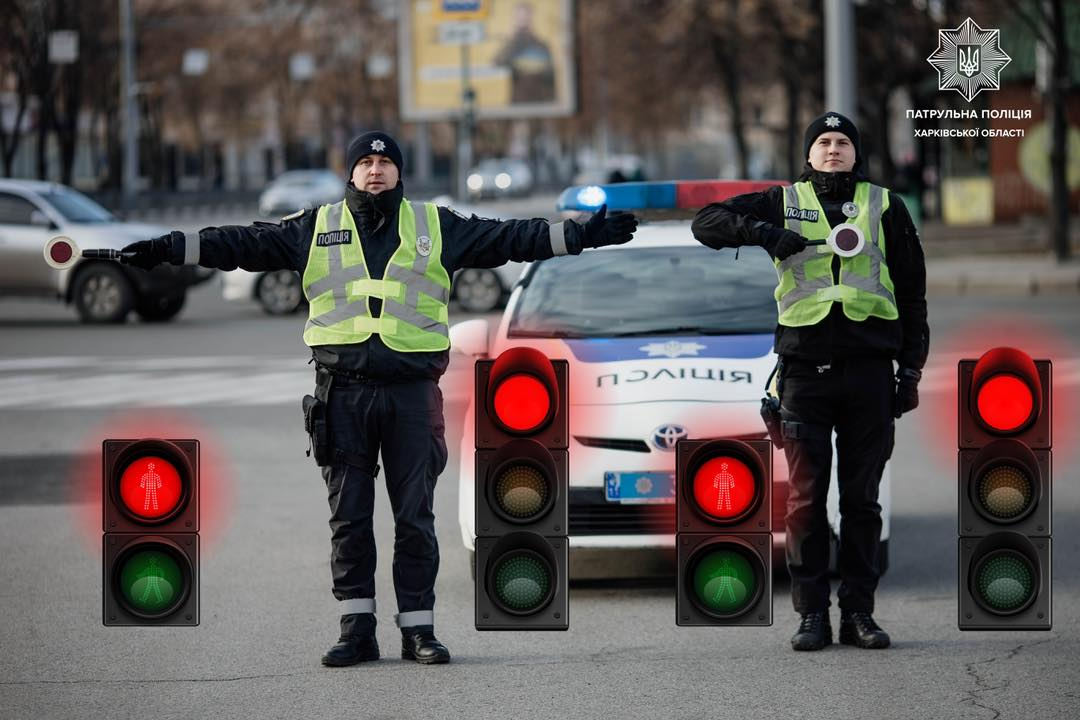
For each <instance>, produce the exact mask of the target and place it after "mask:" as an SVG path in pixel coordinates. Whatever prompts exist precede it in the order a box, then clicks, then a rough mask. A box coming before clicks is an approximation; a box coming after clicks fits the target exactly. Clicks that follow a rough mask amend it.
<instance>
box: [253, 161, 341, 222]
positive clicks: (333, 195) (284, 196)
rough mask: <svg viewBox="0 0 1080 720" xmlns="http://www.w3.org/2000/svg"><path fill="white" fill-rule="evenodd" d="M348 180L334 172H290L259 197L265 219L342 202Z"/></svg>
mask: <svg viewBox="0 0 1080 720" xmlns="http://www.w3.org/2000/svg"><path fill="white" fill-rule="evenodd" d="M343 197H345V178H343V177H341V176H340V175H338V174H337V173H335V172H334V171H332V170H326V169H321V170H291V171H289V172H287V173H285V174H283V175H280V176H278V177H277V178H275V179H274V181H273V182H271V183H270V184H269V185H267V186H266V189H265V190H263V192H262V195H260V196H259V212H260V213H262V214H263V215H264V216H269V215H276V216H281V215H288V214H289V213H292V212H295V211H297V210H302V209H304V208H315V207H319V206H320V205H329V204H330V203H336V202H341V199H342V198H343Z"/></svg>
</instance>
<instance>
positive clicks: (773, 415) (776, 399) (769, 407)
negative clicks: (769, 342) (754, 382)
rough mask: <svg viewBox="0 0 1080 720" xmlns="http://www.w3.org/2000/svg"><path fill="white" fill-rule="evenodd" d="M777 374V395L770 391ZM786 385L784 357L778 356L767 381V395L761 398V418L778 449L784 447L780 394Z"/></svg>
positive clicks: (770, 438)
mask: <svg viewBox="0 0 1080 720" xmlns="http://www.w3.org/2000/svg"><path fill="white" fill-rule="evenodd" d="M774 375H775V376H776V395H772V394H771V393H770V392H769V386H770V385H772V379H773V376H774ZM783 385H784V359H783V358H777V360H776V367H774V368H773V371H772V372H771V373H769V378H768V379H767V380H766V381H765V397H763V398H761V419H762V420H764V421H765V429H766V430H768V431H769V440H771V441H772V444H773V446H774V447H776V449H777V450H783V449H784V433H783V420H782V419H781V418H780V394H781V392H782V388H783Z"/></svg>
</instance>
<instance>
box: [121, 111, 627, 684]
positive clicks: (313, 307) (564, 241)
mask: <svg viewBox="0 0 1080 720" xmlns="http://www.w3.org/2000/svg"><path fill="white" fill-rule="evenodd" d="M403 165H404V163H403V160H402V154H401V150H400V149H399V148H398V144H397V143H396V142H395V141H394V139H393V138H392V137H390V135H387V134H386V133H383V132H367V133H364V134H362V135H360V136H359V137H357V138H356V139H354V140H353V141H352V143H351V144H350V145H349V147H348V151H347V154H346V164H345V167H346V172H347V178H348V181H347V183H346V184H345V188H344V199H343V200H342V201H341V202H338V203H335V204H333V205H324V206H322V207H320V208H317V209H315V210H305V211H303V212H297V213H294V214H293V215H290V216H288V217H286V218H285V219H284V220H283V221H282V222H281V223H280V224H270V223H255V224H254V225H250V226H228V227H219V228H207V229H204V230H202V231H200V232H199V234H198V235H197V236H195V235H192V234H187V235H185V234H184V233H181V232H173V233H170V234H169V235H165V236H163V237H159V238H155V239H153V240H143V241H140V242H137V243H133V244H131V245H129V246H127V247H126V248H124V252H126V253H130V254H131V255H130V256H129V257H127V258H126V261H127V262H130V263H131V264H133V265H136V266H139V267H144V268H149V267H153V266H154V265H156V264H158V263H160V262H171V263H173V264H176V265H179V264H184V263H188V264H199V265H202V266H204V267H210V268H219V269H221V270H233V269H235V268H237V267H240V268H244V269H245V270H252V271H263V270H280V269H287V270H295V271H297V272H298V273H300V274H301V276H302V283H303V288H304V294H305V295H306V296H307V299H308V303H309V305H308V319H307V324H306V325H305V327H304V335H303V337H304V342H305V343H306V344H307V345H308V346H310V348H311V350H312V354H313V356H314V361H315V364H316V368H317V369H316V389H315V394H314V396H308V397H306V398H305V399H304V403H303V405H304V413H305V421H306V426H307V429H308V431H309V433H310V435H311V440H312V445H313V448H314V452H315V455H316V460H317V462H318V463H319V465H320V466H321V467H322V474H323V478H324V479H325V481H326V487H327V490H328V492H329V500H330V528H331V530H332V538H331V557H330V567H331V571H332V575H333V593H334V597H335V598H336V599H337V601H338V608H339V610H340V616H341V636H340V639H339V640H338V642H337V644H336V645H334V646H333V647H332V648H330V650H329V651H327V653H326V654H325V655H324V656H323V658H322V662H323V664H324V665H332V666H342V665H353V664H356V663H359V662H362V661H366V660H377V659H378V658H379V647H378V643H377V642H376V639H375V539H374V535H373V532H372V512H373V503H374V492H375V481H376V478H377V476H378V474H379V470H380V467H379V465H378V464H377V460H378V456H379V453H380V450H381V452H382V458H383V463H384V464H385V468H383V470H384V471H385V477H386V488H387V492H388V494H389V496H390V504H391V506H392V508H393V512H394V530H395V540H394V560H393V577H394V590H395V592H396V595H397V598H396V599H397V609H398V613H397V615H395V620H396V622H397V625H398V627H400V628H401V636H402V651H401V655H402V657H403V658H405V659H407V660H414V661H416V662H419V663H423V664H431V663H445V662H448V661H449V660H450V653H449V651H448V650H447V649H446V647H445V646H444V645H443V644H442V643H440V642H439V641H438V640H437V639H436V637H435V634H434V624H435V616H434V606H435V593H434V588H435V576H436V573H437V572H438V568H439V550H438V545H437V543H436V538H435V527H434V520H435V518H434V515H433V513H432V507H433V500H434V491H435V482H436V479H437V478H438V476H439V473H441V472H442V471H443V469H444V467H445V466H446V460H447V451H446V442H445V440H444V421H443V401H442V393H441V392H440V390H439V387H438V379H439V377H440V376H441V375H442V374H443V373H444V372H445V371H446V367H447V364H448V362H449V354H448V349H449V347H450V341H449V337H448V314H447V306H448V303H449V300H450V280H451V278H452V277H453V275H454V272H455V271H456V270H458V269H460V268H490V267H496V266H498V265H501V264H503V263H505V262H507V261H510V260H514V261H519V262H520V261H530V260H542V259H545V258H550V257H552V256H554V255H565V254H572V255H576V254H578V253H580V252H581V251H582V249H584V248H587V247H599V246H601V245H611V244H618V243H625V242H627V241H629V240H630V239H631V237H632V235H633V232H634V230H635V228H636V227H637V220H636V219H635V218H634V217H633V215H629V214H612V215H610V216H608V215H607V214H606V208H601V210H600V211H599V212H597V213H596V214H595V215H593V216H592V218H591V219H589V220H588V221H587V222H584V223H583V224H579V223H576V222H574V221H572V220H566V221H564V222H560V223H555V224H550V225H549V223H548V222H547V221H546V220H540V219H537V220H508V221H506V222H499V221H496V220H487V219H481V218H478V217H476V216H473V217H471V218H465V217H463V216H462V215H459V214H458V213H456V212H454V211H452V210H450V209H448V208H445V207H438V206H436V205H434V204H432V203H418V202H410V201H409V200H407V199H406V198H405V197H404V191H403V187H402V183H401V180H400V176H401V171H402V168H403Z"/></svg>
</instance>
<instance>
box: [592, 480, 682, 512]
mask: <svg viewBox="0 0 1080 720" xmlns="http://www.w3.org/2000/svg"><path fill="white" fill-rule="evenodd" d="M604 494H605V496H606V497H607V499H608V501H609V502H617V503H625V504H627V505H634V504H637V505H643V504H647V503H674V502H675V473H673V472H606V473H604Z"/></svg>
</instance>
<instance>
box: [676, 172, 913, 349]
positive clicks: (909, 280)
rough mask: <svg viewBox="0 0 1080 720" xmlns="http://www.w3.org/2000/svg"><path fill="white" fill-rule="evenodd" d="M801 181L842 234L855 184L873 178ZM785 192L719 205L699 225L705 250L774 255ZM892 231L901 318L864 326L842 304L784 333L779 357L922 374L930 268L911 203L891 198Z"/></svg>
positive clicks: (809, 175)
mask: <svg viewBox="0 0 1080 720" xmlns="http://www.w3.org/2000/svg"><path fill="white" fill-rule="evenodd" d="M800 179H803V180H810V182H811V183H812V184H813V186H814V191H815V192H816V193H817V196H818V200H819V201H820V202H821V206H822V209H824V210H825V215H826V217H827V218H828V220H829V224H830V225H832V226H833V227H835V226H836V225H839V224H840V223H843V222H845V221H846V220H847V218H845V217H844V214H843V212H842V211H841V207H842V206H843V204H844V203H845V202H848V201H850V200H852V199H853V198H854V197H855V184H856V183H857V182H858V181H860V180H865V178H863V177H861V176H858V175H856V174H854V173H826V172H818V171H815V170H812V169H810V168H809V167H808V168H807V171H806V172H804V173H803V175H802V177H801V178H800ZM783 208H784V191H783V188H782V187H781V186H779V185H777V186H775V187H771V188H769V189H768V190H764V191H761V192H755V193H747V194H745V195H739V196H738V197H734V198H731V199H729V200H725V201H724V202H719V203H713V204H711V205H709V206H707V207H705V208H703V209H702V210H701V211H700V212H699V213H698V214H697V217H696V218H694V223H693V226H692V230H693V233H694V237H695V238H697V240H698V242H700V243H702V244H703V245H707V246H709V247H712V248H717V249H719V248H724V247H738V246H741V245H762V246H764V247H766V249H768V248H769V242H768V240H769V236H770V232H772V233H775V229H774V228H776V227H780V228H782V227H784V215H783V212H784V210H783ZM881 224H882V227H883V228H884V230H885V262H886V263H887V264H888V266H889V276H890V277H891V278H892V281H893V285H894V286H895V295H896V306H897V310H898V312H899V315H900V318H899V319H898V320H883V319H881V318H876V317H868V318H867V319H866V320H863V321H861V322H856V321H854V320H849V319H848V317H847V316H846V315H844V311H843V307H842V306H841V304H840V303H838V302H837V303H833V306H832V309H831V310H830V312H829V314H828V315H827V316H826V317H825V318H823V319H822V320H821V322H818V323H816V324H814V325H807V326H804V327H786V326H783V325H777V327H776V340H775V349H776V352H777V354H779V355H782V356H794V357H799V358H803V359H807V360H814V361H820V362H822V363H825V362H828V361H830V360H832V359H834V358H846V357H865V356H888V357H891V358H893V359H896V360H898V361H899V363H900V365H901V366H902V367H910V368H916V369H921V368H922V367H923V365H924V364H925V363H926V355H927V352H928V351H929V344H930V328H929V326H928V325H927V323H926V264H925V261H924V259H923V251H922V245H921V244H920V242H919V234H918V232H917V231H916V230H915V226H914V224H913V223H912V222H911V216H910V215H909V214H908V211H907V207H906V206H905V205H904V202H903V201H902V200H901V199H900V197H899V196H898V195H896V194H895V193H890V194H889V209H888V210H886V211H885V213H884V214H883V215H882V218H881ZM839 277H840V258H839V257H834V258H833V279H834V282H838V281H839Z"/></svg>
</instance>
